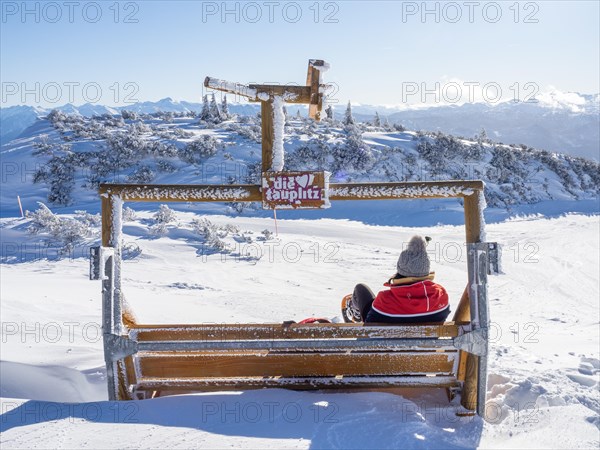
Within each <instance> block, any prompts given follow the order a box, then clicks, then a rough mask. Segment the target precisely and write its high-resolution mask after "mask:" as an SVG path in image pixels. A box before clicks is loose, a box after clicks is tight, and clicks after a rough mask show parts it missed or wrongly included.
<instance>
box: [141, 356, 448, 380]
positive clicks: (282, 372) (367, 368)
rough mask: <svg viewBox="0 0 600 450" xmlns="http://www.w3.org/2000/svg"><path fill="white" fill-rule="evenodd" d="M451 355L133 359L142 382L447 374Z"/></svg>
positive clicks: (166, 357) (154, 357)
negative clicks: (155, 379)
mask: <svg viewBox="0 0 600 450" xmlns="http://www.w3.org/2000/svg"><path fill="white" fill-rule="evenodd" d="M455 358H456V352H450V353H446V352H435V353H412V352H405V353H348V354H339V353H328V354H322V353H298V354H281V353H267V354H262V355H261V354H238V355H235V354H228V353H220V354H219V353H216V354H214V353H212V354H211V353H205V354H196V353H194V354H190V355H189V356H186V355H182V354H177V353H174V354H163V355H155V354H152V353H149V354H147V355H144V356H141V355H140V356H139V361H138V364H139V367H140V371H141V376H142V377H162V378H189V377H240V376H246V377H247V376H259V377H265V376H267V377H268V376H282V377H292V376H296V377H310V376H317V377H318V376H335V375H347V376H352V375H413V374H426V373H443V374H451V373H452V370H453V363H454V359H455Z"/></svg>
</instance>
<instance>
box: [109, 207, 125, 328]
mask: <svg viewBox="0 0 600 450" xmlns="http://www.w3.org/2000/svg"><path fill="white" fill-rule="evenodd" d="M111 200H112V201H111V203H112V230H111V236H110V245H111V246H112V247H113V248H114V258H113V262H114V265H113V285H114V290H113V324H114V327H115V332H116V333H117V334H120V333H121V331H122V327H123V324H122V321H121V305H122V303H123V302H122V297H123V295H122V291H121V245H122V241H123V199H122V198H121V197H119V196H118V195H112V196H111Z"/></svg>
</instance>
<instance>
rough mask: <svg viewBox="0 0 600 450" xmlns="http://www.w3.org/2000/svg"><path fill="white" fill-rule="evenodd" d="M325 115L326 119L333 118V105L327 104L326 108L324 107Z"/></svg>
mask: <svg viewBox="0 0 600 450" xmlns="http://www.w3.org/2000/svg"><path fill="white" fill-rule="evenodd" d="M325 115H326V116H327V118H328V119H331V120H333V107H332V106H331V105H327V108H325Z"/></svg>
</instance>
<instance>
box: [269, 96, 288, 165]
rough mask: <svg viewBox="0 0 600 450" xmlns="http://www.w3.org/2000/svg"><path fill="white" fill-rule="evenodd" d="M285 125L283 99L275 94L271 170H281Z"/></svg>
mask: <svg viewBox="0 0 600 450" xmlns="http://www.w3.org/2000/svg"><path fill="white" fill-rule="evenodd" d="M284 126H285V114H284V112H283V99H282V98H281V97H280V96H278V95H276V96H275V97H274V98H273V163H272V164H271V170H272V171H275V172H281V171H282V170H283V158H284V156H283V155H284V153H283V133H284Z"/></svg>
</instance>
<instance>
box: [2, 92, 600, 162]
mask: <svg viewBox="0 0 600 450" xmlns="http://www.w3.org/2000/svg"><path fill="white" fill-rule="evenodd" d="M599 105H600V94H594V95H587V94H578V93H562V92H560V91H553V92H549V93H545V94H541V95H540V96H538V97H537V102H535V103H529V102H525V103H524V102H512V101H507V102H500V103H497V104H489V103H466V104H463V105H435V106H421V107H411V106H406V105H401V106H377V105H353V113H354V116H355V118H356V119H357V120H360V121H365V122H366V121H371V120H373V116H374V114H375V112H378V113H379V115H380V116H381V117H382V118H383V119H387V120H388V121H389V123H390V124H402V125H403V126H404V127H406V128H408V129H411V130H424V131H438V130H439V131H442V132H444V133H449V134H453V135H458V136H465V137H472V136H474V135H475V134H477V133H479V132H480V131H481V129H482V128H483V129H485V130H486V132H487V134H488V136H490V137H492V138H493V139H494V140H496V141H501V142H504V143H507V144H526V145H529V146H532V147H536V148H539V149H544V150H548V151H554V152H561V153H566V154H570V155H574V156H582V157H586V158H592V159H595V160H600V112H599V111H600V106H599ZM332 106H333V109H334V111H335V115H336V117H337V118H341V117H342V116H343V113H344V110H345V108H346V105H345V104H332ZM51 109H52V108H40V107H33V106H24V105H23V106H11V107H8V108H1V109H0V119H1V122H2V127H1V136H0V137H1V139H2V142H3V143H6V142H8V141H9V140H11V139H13V138H15V137H17V136H19V135H20V134H21V133H22V132H23V131H24V130H25V129H26V128H27V127H29V126H30V125H32V124H33V123H34V122H35V120H37V119H39V118H41V117H43V116H45V115H47V114H48V113H49V112H50V111H51ZM56 109H58V110H59V111H62V112H65V113H69V114H79V115H82V116H86V117H92V116H94V115H102V114H118V113H119V112H120V111H122V110H124V109H126V110H131V111H135V112H137V113H145V114H151V113H156V112H159V111H165V112H174V113H189V112H192V111H194V112H199V111H200V110H201V109H202V104H201V103H194V102H187V101H176V100H173V99H171V98H168V97H167V98H164V99H162V100H159V101H157V102H140V103H135V104H131V105H126V106H119V107H109V106H103V105H98V104H90V103H86V104H84V105H80V106H75V105H72V104H66V105H63V106H59V107H57V108H56ZM288 109H289V110H290V113H292V114H294V113H296V111H297V110H299V111H300V112H301V114H306V107H305V106H304V105H293V106H289V108H288ZM259 110H260V108H259V105H257V104H247V103H246V104H243V103H242V104H235V103H234V104H230V111H231V112H232V113H235V114H240V115H253V114H256V113H257V112H259Z"/></svg>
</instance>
